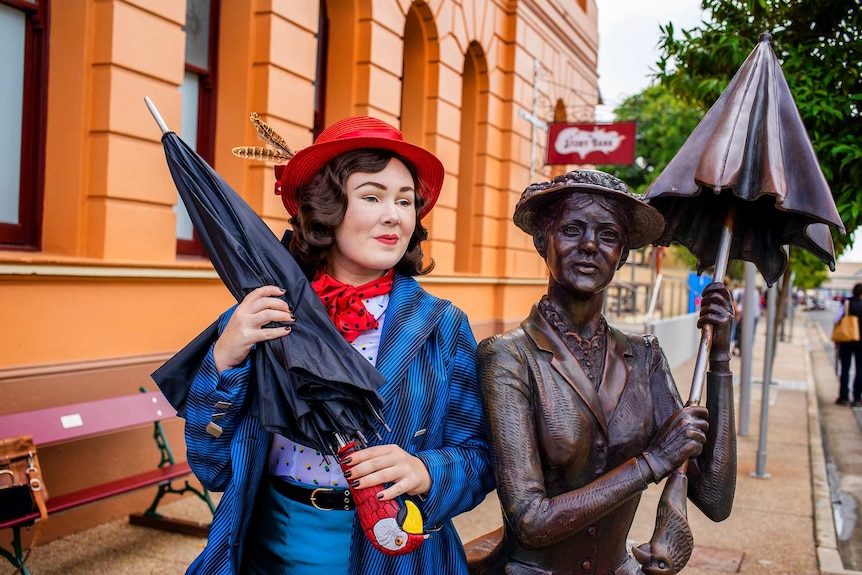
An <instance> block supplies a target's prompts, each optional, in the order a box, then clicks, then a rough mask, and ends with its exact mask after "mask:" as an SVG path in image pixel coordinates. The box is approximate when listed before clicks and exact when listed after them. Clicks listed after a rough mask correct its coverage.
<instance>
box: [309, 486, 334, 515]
mask: <svg viewBox="0 0 862 575" xmlns="http://www.w3.org/2000/svg"><path fill="white" fill-rule="evenodd" d="M318 491H322V492H323V493H331V492H334V491H335V488H333V487H316V488H315V489H314V491H312V492H311V495H310V496H309V498H308V500H309V501H310V502H311V506H312V507H314V508H315V509H319V510H321V511H333V510H334V509H335V508H334V507H321V506H320V505H318V504H317V501H315V498H314V496H315V494H316V493H317V492H318Z"/></svg>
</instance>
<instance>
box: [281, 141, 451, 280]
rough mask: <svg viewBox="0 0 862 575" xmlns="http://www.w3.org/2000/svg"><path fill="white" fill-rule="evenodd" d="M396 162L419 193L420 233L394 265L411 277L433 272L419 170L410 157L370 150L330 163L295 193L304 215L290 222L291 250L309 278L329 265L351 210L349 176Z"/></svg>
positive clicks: (414, 236)
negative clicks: (339, 229)
mask: <svg viewBox="0 0 862 575" xmlns="http://www.w3.org/2000/svg"><path fill="white" fill-rule="evenodd" d="M393 158H395V159H397V160H399V161H400V162H401V163H402V164H404V166H405V167H406V168H407V170H408V171H409V172H410V175H411V176H413V185H414V188H415V189H416V190H417V193H416V200H415V201H414V203H413V206H414V208H415V209H416V229H414V230H413V235H412V236H411V237H410V242H409V243H408V244H407V251H406V252H405V253H404V256H403V257H402V258H401V260H400V261H399V262H398V263H397V264H395V271H397V272H399V273H401V274H404V275H407V276H417V275H424V274H427V273H428V272H430V271H431V270H432V269H434V261H433V260H430V261H429V263H428V265H427V266H426V265H424V264H423V259H424V254H423V253H422V242H423V241H424V240H427V239H428V230H427V229H426V228H425V227H424V226H423V225H422V223H421V222H420V221H419V214H420V213H422V208H423V207H425V198H424V197H423V196H422V194H420V193H418V190H419V186H420V185H422V182H420V181H419V177H418V175H417V172H416V168H415V167H414V166H413V164H411V163H410V162H409V161H407V160H406V159H405V158H403V157H401V156H399V155H398V154H396V153H394V152H391V151H389V150H382V149H377V148H368V149H360V150H351V151H349V152H345V153H343V154H341V155H339V156H336V157H335V158H333V159H332V160H330V161H329V163H327V164H326V165H325V166H324V167H323V168H321V169H320V171H319V172H317V174H315V176H314V179H313V180H312V181H311V183H310V184H309V185H308V186H306V187H304V188H299V189H297V191H296V199H297V202H298V203H299V211H298V212H297V214H296V215H295V216H293V217H292V218H290V225H291V226H293V234H292V235H291V237H290V242H289V244H288V249H289V250H290V253H291V255H293V257H294V259H296V261H297V263H298V264H299V266H300V267H301V268H302V270H303V271H304V272H305V274H306V275H307V276H308V277H309V278H311V277H314V274H315V273H316V272H317V271H318V270H320V269H321V268H323V267H324V266H325V265H326V262H327V259H328V257H329V253H330V252H331V251H332V249H333V248H334V247H335V227H336V226H337V225H338V224H340V223H341V221H342V220H343V219H344V214H345V213H346V212H347V194H345V192H344V187H345V184H346V182H347V177H348V176H349V175H350V174H352V173H354V172H364V173H369V174H376V173H377V172H380V171H382V170H383V169H384V168H386V166H387V165H388V164H389V161H390V160H392V159H393Z"/></svg>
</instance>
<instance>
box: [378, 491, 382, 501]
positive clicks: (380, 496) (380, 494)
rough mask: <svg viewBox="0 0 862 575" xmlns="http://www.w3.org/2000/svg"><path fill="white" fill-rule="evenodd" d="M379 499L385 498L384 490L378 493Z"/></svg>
mask: <svg viewBox="0 0 862 575" xmlns="http://www.w3.org/2000/svg"><path fill="white" fill-rule="evenodd" d="M377 499H383V492H382V491H381V492H380V493H378V494H377Z"/></svg>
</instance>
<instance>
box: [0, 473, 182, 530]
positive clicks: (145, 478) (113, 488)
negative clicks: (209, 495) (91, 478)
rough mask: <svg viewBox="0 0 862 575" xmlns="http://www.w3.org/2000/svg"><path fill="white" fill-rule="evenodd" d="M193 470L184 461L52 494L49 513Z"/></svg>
mask: <svg viewBox="0 0 862 575" xmlns="http://www.w3.org/2000/svg"><path fill="white" fill-rule="evenodd" d="M191 472H192V470H191V468H190V467H189V464H188V463H187V462H185V461H184V462H182V463H177V464H174V465H169V466H166V467H159V468H157V469H154V470H152V471H147V472H145V473H140V474H138V475H134V476H132V477H125V478H123V479H118V480H116V481H111V482H108V483H103V484H101V485H96V486H94V487H88V488H86V489H81V490H80V491H73V492H71V493H64V494H63V495H58V496H56V497H53V496H52V497H50V498H49V499H48V505H47V507H48V515H49V516H50V515H51V514H52V513H58V512H60V511H65V510H67V509H71V508H73V507H79V506H81V505H86V504H88V503H95V502H96V501H100V500H102V499H107V498H108V497H113V496H114V495H120V494H122V493H128V492H130V491H134V490H136V489H140V488H142V487H149V486H150V485H158V484H160V483H166V482H168V481H171V480H172V479H176V478H177V477H182V476H184V475H188V474H189V473H191ZM38 517H39V514H38V513H31V514H30V515H26V516H24V517H20V518H15V519H10V520H8V521H5V522H2V523H0V529H6V528H7V527H14V526H15V525H25V524H27V523H30V522H31V521H33V520H34V519H36V518H38Z"/></svg>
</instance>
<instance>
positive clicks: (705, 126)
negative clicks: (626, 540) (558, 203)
mask: <svg viewBox="0 0 862 575" xmlns="http://www.w3.org/2000/svg"><path fill="white" fill-rule="evenodd" d="M771 39H772V37H771V36H770V35H769V34H762V35H761V36H760V39H759V42H758V44H757V46H756V47H755V48H754V50H753V51H752V53H751V54H750V55H749V56H748V58H747V59H746V60H745V62H744V63H743V64H742V66H741V67H740V69H739V70H738V71H737V73H736V75H735V76H734V77H733V78H732V79H731V81H730V83H729V84H728V86H727V88H726V89H725V90H724V92H723V93H722V94H721V96H720V97H719V98H718V100H717V101H716V102H715V104H713V106H712V108H710V110H709V111H708V112H707V113H706V115H705V116H704V117H703V119H702V120H701V122H700V124H698V126H697V127H696V128H695V129H694V131H693V132H692V133H691V135H690V136H689V137H688V139H687V140H686V142H685V143H684V144H683V146H682V148H680V150H679V152H677V154H676V156H674V158H673V159H672V160H671V161H670V163H669V164H668V165H667V167H666V168H665V169H664V171H663V172H662V173H661V175H660V176H659V177H658V178H657V179H656V180H655V181H654V182H653V183H652V185H651V186H650V187H649V189H647V192H646V194H645V198H646V200H647V201H648V202H649V204H650V205H652V206H653V207H655V208H656V209H658V210H659V211H660V212H661V213H662V214H663V215H664V217H665V219H666V221H667V226H666V228H665V231H664V234H663V235H662V236H661V237H660V238H659V239H658V240H657V241H656V244H658V245H665V246H667V245H670V243H671V242H677V243H680V244H682V245H684V246H685V247H687V248H688V249H689V250H690V251H691V252H692V253H693V254H694V255H695V257H697V262H698V263H697V267H698V272H702V271H704V270H705V269H707V268H709V267H710V266H713V265H714V266H715V273H714V275H713V277H715V278H716V279H718V280H721V279H722V278H724V276H725V273H726V271H727V263H728V260H730V259H742V260H746V261H750V262H752V263H754V264H755V265H756V266H757V268H758V269H759V270H760V273H761V274H762V275H763V278H764V279H765V280H766V283H767V284H768V285H770V286H771V285H772V284H773V283H775V281H776V280H777V279H778V278H779V277H780V276H781V274H782V273H783V271H784V268H785V267H786V265H787V257H786V254H785V252H784V250H783V249H782V248H783V246H784V245H787V244H792V245H796V246H799V247H801V248H803V249H805V250H807V251H809V252H811V253H812V254H814V255H815V256H817V257H818V258H820V259H821V260H822V261H823V262H825V263H826V264H827V265H828V266H829V267H830V269H832V270H834V269H835V256H834V253H833V245H832V236H831V232H830V230H829V226H834V227H835V228H837V229H838V230H839V231H840V233H842V234H843V233H845V231H844V225H843V223H842V222H841V218H840V217H839V215H838V210H837V209H836V207H835V200H834V199H833V197H832V193H831V191H830V189H829V185H828V184H827V182H826V178H825V177H824V175H823V172H822V171H821V169H820V166H819V164H818V162H817V157H816V155H815V153H814V149H813V147H812V146H811V142H810V140H809V139H808V134H807V133H806V131H805V126H804V125H803V123H802V118H801V116H800V115H799V111H798V110H797V109H796V105H795V103H794V101H793V96H792V95H791V93H790V88H789V87H788V85H787V82H786V80H785V78H784V74H783V73H782V71H781V66H780V64H779V62H778V59H777V57H776V56H775V52H773V50H772V46H771V44H770V41H771ZM711 345H712V326H710V325H706V326H704V328H703V329H702V330H701V340H700V346H699V348H698V355H697V360H696V363H695V370H694V377H693V381H692V386H691V395H690V397H689V405H697V404H700V402H701V398H702V395H703V380H704V377H705V375H706V364H707V359H708V357H709V350H710V347H711ZM680 491H682V496H680V493H679V492H680ZM684 494H685V466H682V467H681V468H680V469H678V470H677V471H676V472H674V473H672V474H671V476H670V477H669V478H668V481H667V483H666V484H665V491H664V493H663V495H662V498H661V501H660V502H659V512H658V514H659V520H658V521H657V526H656V532H655V533H654V534H653V538H652V540H651V541H650V543H648V544H645V545H642V546H641V547H640V548H636V549H637V550H636V552H635V553H636V555H637V557H638V560H639V561H640V562H641V563H642V564H643V565H644V571H645V572H646V573H650V574H651V573H676V572H678V571H679V570H680V569H681V568H682V567H683V566H684V565H685V564H686V563H687V562H688V559H689V557H690V555H691V548H692V546H693V540H692V538H691V533H690V531H688V525H687V522H686V520H685V509H684V507H685V495H684ZM669 517H674V518H675V519H678V520H680V521H674V520H664V521H662V518H665V519H667V518H669ZM670 525H674V527H670Z"/></svg>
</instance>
